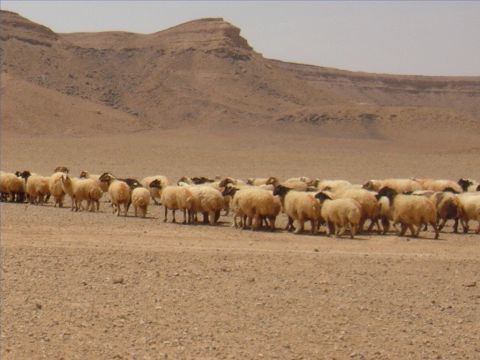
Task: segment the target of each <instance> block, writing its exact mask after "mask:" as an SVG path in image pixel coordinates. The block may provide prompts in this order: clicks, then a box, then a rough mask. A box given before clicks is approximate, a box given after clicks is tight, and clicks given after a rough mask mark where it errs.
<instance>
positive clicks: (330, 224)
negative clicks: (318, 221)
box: [327, 221, 335, 237]
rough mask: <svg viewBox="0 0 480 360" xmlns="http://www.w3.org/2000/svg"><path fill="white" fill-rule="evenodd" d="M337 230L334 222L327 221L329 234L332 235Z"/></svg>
mask: <svg viewBox="0 0 480 360" xmlns="http://www.w3.org/2000/svg"><path fill="white" fill-rule="evenodd" d="M334 232H335V228H334V225H333V223H331V222H329V221H327V236H329V237H330V236H331V235H332V234H333V233H334Z"/></svg>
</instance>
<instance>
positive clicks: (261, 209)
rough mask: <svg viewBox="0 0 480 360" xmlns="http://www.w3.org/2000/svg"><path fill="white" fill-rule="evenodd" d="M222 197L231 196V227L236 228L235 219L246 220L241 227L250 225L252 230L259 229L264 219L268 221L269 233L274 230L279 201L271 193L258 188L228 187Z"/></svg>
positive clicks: (279, 206)
mask: <svg viewBox="0 0 480 360" xmlns="http://www.w3.org/2000/svg"><path fill="white" fill-rule="evenodd" d="M223 195H224V196H226V195H230V196H233V200H232V209H233V211H234V218H233V226H235V227H237V226H238V224H237V218H238V217H240V218H242V219H243V218H245V217H246V218H247V219H248V221H246V220H244V221H243V222H242V223H243V227H244V228H245V227H247V225H249V224H251V225H252V229H253V230H257V229H259V228H260V226H261V224H262V221H263V220H264V219H267V220H268V226H269V229H270V230H271V231H274V230H275V221H276V218H277V216H278V214H279V213H280V210H281V202H280V199H279V198H278V197H276V196H274V195H273V194H272V192H271V191H268V190H265V189H262V188H260V187H243V188H241V189H238V188H236V187H228V188H226V189H225V190H224V192H223Z"/></svg>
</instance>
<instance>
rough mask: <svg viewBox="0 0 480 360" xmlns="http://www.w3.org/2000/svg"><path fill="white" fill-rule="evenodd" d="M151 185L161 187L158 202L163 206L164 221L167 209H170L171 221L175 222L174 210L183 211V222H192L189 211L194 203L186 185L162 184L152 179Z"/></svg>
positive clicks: (165, 220)
mask: <svg viewBox="0 0 480 360" xmlns="http://www.w3.org/2000/svg"><path fill="white" fill-rule="evenodd" d="M150 186H151V187H154V188H159V189H161V192H162V195H161V197H160V202H161V203H162V205H163V206H164V207H165V217H164V219H163V221H164V222H167V215H168V210H171V211H172V222H173V223H174V222H176V219H175V211H176V210H181V211H183V223H184V224H186V223H190V222H193V219H192V217H191V211H192V209H193V205H194V199H193V195H192V193H191V191H190V189H189V187H186V186H163V185H162V184H161V183H160V181H159V180H158V179H157V180H154V181H152V183H151V184H150Z"/></svg>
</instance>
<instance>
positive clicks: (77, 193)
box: [60, 173, 103, 211]
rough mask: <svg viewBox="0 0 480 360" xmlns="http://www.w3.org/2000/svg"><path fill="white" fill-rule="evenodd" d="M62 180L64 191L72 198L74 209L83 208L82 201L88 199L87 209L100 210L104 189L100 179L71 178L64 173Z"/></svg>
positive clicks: (72, 208)
mask: <svg viewBox="0 0 480 360" xmlns="http://www.w3.org/2000/svg"><path fill="white" fill-rule="evenodd" d="M60 181H61V183H62V189H63V191H64V192H65V193H66V194H68V195H69V196H70V198H71V199H72V206H71V210H72V211H73V210H75V211H78V210H80V209H83V206H82V203H83V201H85V200H86V201H87V210H89V211H95V209H96V210H97V211H98V210H99V208H100V199H101V197H102V196H103V191H102V188H101V187H100V182H99V181H98V180H93V179H79V178H71V177H70V176H69V175H67V174H65V173H63V174H62V176H61V177H60ZM95 205H96V206H95Z"/></svg>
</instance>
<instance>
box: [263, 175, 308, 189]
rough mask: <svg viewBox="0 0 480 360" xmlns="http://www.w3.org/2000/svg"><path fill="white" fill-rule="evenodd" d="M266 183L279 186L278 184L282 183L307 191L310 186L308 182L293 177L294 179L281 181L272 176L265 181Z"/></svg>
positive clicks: (285, 185)
mask: <svg viewBox="0 0 480 360" xmlns="http://www.w3.org/2000/svg"><path fill="white" fill-rule="evenodd" d="M265 185H273V186H274V187H277V186H278V185H282V186H284V187H287V188H290V189H293V190H297V191H307V188H308V184H307V183H306V182H304V181H301V180H298V179H293V178H292V179H289V180H286V181H283V182H280V181H279V180H278V179H277V178H276V177H274V176H272V177H270V178H269V179H268V180H267V182H266V183H265Z"/></svg>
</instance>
